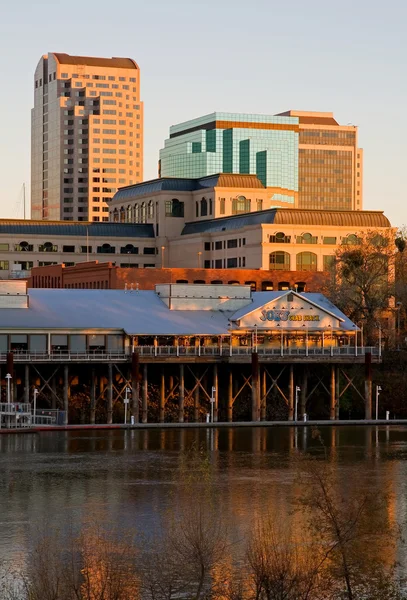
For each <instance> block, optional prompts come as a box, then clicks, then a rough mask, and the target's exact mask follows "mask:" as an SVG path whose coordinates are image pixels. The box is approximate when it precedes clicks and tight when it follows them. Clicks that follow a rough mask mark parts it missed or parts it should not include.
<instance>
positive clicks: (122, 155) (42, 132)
mask: <svg viewBox="0 0 407 600" xmlns="http://www.w3.org/2000/svg"><path fill="white" fill-rule="evenodd" d="M31 127H32V129H31V217H32V218H33V219H41V220H64V221H95V222H102V221H108V220H109V209H108V206H107V201H108V200H110V199H111V198H112V197H113V196H114V194H115V192H116V190H117V189H118V188H119V187H123V186H126V185H132V184H134V183H139V182H141V181H142V180H143V103H142V102H141V101H140V69H139V67H138V65H137V64H136V62H135V61H134V60H132V59H129V58H93V57H83V56H69V55H68V54H60V53H50V54H48V55H45V56H43V57H42V58H41V59H40V61H39V63H38V66H37V68H36V71H35V77H34V108H33V110H32V125H31Z"/></svg>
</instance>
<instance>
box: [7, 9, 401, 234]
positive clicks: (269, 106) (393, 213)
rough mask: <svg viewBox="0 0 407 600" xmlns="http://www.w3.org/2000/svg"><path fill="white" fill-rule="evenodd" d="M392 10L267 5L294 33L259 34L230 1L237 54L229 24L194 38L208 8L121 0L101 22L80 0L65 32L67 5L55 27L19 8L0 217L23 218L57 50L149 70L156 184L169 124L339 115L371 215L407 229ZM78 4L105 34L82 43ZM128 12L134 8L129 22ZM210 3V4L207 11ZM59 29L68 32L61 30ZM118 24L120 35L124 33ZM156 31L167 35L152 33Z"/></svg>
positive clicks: (12, 13) (148, 170)
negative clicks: (43, 70)
mask: <svg viewBox="0 0 407 600" xmlns="http://www.w3.org/2000/svg"><path fill="white" fill-rule="evenodd" d="M390 4H391V5H393V7H394V8H396V9H397V15H398V17H397V19H395V18H394V17H393V14H392V11H391V10H390V9H389V10H388V11H387V12H386V13H384V14H383V13H382V12H379V11H378V10H376V8H375V7H372V10H371V11H370V12H369V15H366V12H365V11H364V10H363V6H361V5H360V6H359V5H357V4H356V5H355V3H352V4H351V3H350V2H345V3H344V4H342V5H341V7H340V8H337V9H335V8H333V9H332V10H331V11H330V14H329V15H328V14H326V12H325V13H324V11H323V6H324V5H323V3H322V2H313V3H311V6H308V7H307V9H305V7H303V6H302V5H301V3H300V2H294V5H291V6H290V8H288V7H282V6H278V7H270V6H268V5H267V4H266V3H265V2H258V3H257V5H256V7H253V9H254V8H257V9H261V11H262V14H263V16H264V17H267V16H268V17H273V20H274V21H275V20H278V19H281V20H287V19H288V22H289V23H290V27H289V28H288V29H289V30H287V31H286V30H284V28H283V30H282V31H279V32H278V34H276V33H275V34H273V35H272V36H268V37H267V38H265V37H264V34H266V32H267V31H268V30H267V27H268V25H267V23H269V22H270V20H269V19H267V18H264V19H259V20H258V21H257V22H256V27H254V28H253V29H252V30H250V31H246V21H245V18H243V12H242V11H241V10H239V9H242V8H243V6H244V5H243V4H242V3H238V4H236V3H235V4H234V5H233V7H234V10H233V11H232V10H230V9H231V7H232V5H231V3H229V2H225V3H223V4H221V5H218V4H217V5H215V4H214V3H213V7H215V6H216V11H217V13H218V15H219V17H225V16H228V17H229V19H230V20H229V24H230V28H231V29H233V32H234V35H235V36H237V37H239V36H241V35H243V33H245V35H246V37H245V38H244V39H245V44H243V45H242V44H240V45H236V46H234V51H233V54H231V53H230V46H228V44H226V38H225V37H224V36H221V37H219V39H218V36H217V35H216V34H218V33H220V32H221V31H222V28H221V25H220V23H221V22H222V18H219V22H220V23H215V24H212V25H211V28H212V29H211V31H212V33H211V36H210V38H211V43H210V44H206V45H205V47H204V46H202V45H200V44H196V43H195V41H196V23H197V21H196V18H197V16H198V15H199V9H198V7H191V6H189V5H186V4H184V3H183V2H176V3H175V4H174V5H173V6H172V9H171V10H170V7H167V6H166V5H165V3H163V2H161V3H160V2H159V3H158V4H156V5H154V7H153V6H143V5H142V3H136V4H135V5H130V4H128V3H127V2H126V1H124V0H121V1H119V3H118V5H117V11H115V13H114V14H113V15H111V18H109V19H105V18H104V16H103V11H102V12H101V14H100V15H97V16H95V15H94V14H92V10H91V7H87V6H82V5H79V3H78V2H74V6H73V10H72V16H71V15H65V16H64V24H63V26H61V23H60V22H58V21H59V20H60V17H61V14H62V13H61V11H62V9H59V8H58V7H56V8H55V14H54V15H52V14H51V15H50V18H49V19H47V23H46V24H45V23H42V21H41V18H40V14H37V13H36V11H35V9H33V7H32V6H31V5H30V4H29V3H28V2H23V7H21V6H19V8H18V10H17V7H16V6H11V5H10V6H8V7H7V9H6V11H5V18H4V20H3V22H2V24H1V25H0V29H1V33H2V42H1V45H2V50H3V52H2V59H1V61H0V72H1V73H2V78H3V80H4V81H7V82H9V84H10V85H9V86H8V88H7V89H8V92H7V94H3V95H2V97H1V100H0V103H1V104H0V109H1V110H2V114H8V115H9V117H10V118H8V119H6V122H5V124H4V128H3V142H2V147H1V149H2V161H1V167H0V169H1V170H0V176H1V177H2V182H3V194H4V195H3V201H2V203H1V204H0V215H1V216H2V217H17V216H20V217H22V216H23V213H22V208H21V195H22V194H21V189H22V184H23V182H26V183H27V184H28V182H29V179H30V167H29V161H30V143H29V140H30V125H29V121H30V108H31V105H32V92H31V89H32V81H33V71H34V68H35V64H36V62H37V60H38V56H39V55H41V54H44V53H45V52H46V51H47V50H50V51H62V52H67V53H70V54H77V55H93V56H129V57H131V58H134V59H135V60H136V61H137V63H138V64H139V65H140V68H141V71H142V73H143V100H144V103H145V107H146V117H145V169H144V179H145V180H147V179H151V178H154V177H155V176H156V174H157V163H158V153H159V148H160V147H161V145H162V142H163V140H164V139H165V137H166V134H167V131H168V128H169V127H170V126H171V125H173V124H174V123H177V122H181V121H185V120H188V119H191V118H194V117H195V116H196V115H197V114H207V113H209V112H211V111H214V110H226V111H234V112H251V113H258V114H276V113H278V112H281V111H283V110H287V108H292V109H298V110H312V111H332V112H334V113H335V115H336V116H337V119H338V121H339V122H341V123H344V124H347V123H350V122H352V123H353V124H355V125H358V127H359V132H360V140H359V143H360V146H361V147H362V148H364V149H365V171H364V208H365V209H367V210H380V209H383V208H385V209H386V214H387V215H388V216H389V217H390V219H391V221H392V222H393V223H394V224H395V225H402V224H403V223H406V222H407V209H406V208H404V206H403V202H402V201H403V198H404V195H405V183H404V181H403V180H402V178H401V177H400V173H402V172H403V163H404V160H403V153H404V150H403V145H402V144H403V141H404V135H403V132H404V131H405V129H406V123H407V121H406V115H405V114H404V111H403V105H404V100H403V99H405V96H406V87H405V86H406V84H405V82H404V80H403V79H402V78H401V76H400V74H401V72H402V71H401V68H402V56H403V43H402V46H401V47H400V41H399V40H400V39H403V38H402V26H401V23H403V22H404V20H403V14H404V13H405V12H406V7H405V6H404V5H402V4H400V3H398V2H391V3H390ZM76 5H77V7H78V9H79V6H81V9H83V11H82V14H83V19H84V22H85V21H86V19H89V20H91V21H92V23H93V24H94V26H95V27H97V30H98V35H97V36H90V37H88V39H81V40H80V41H76V42H74V41H72V37H71V30H72V27H73V26H74V25H75V26H77V19H76V17H74V13H75V12H77V11H75V7H76ZM21 8H23V10H21ZM120 8H122V9H123V10H124V9H125V10H126V11H127V13H126V14H128V18H126V20H125V21H124V20H123V18H122V17H121V14H122V13H121V11H120ZM210 8H211V3H209V4H208V5H207V7H206V9H207V10H209V9H210ZM350 8H351V11H349V10H347V9H350ZM141 9H142V10H141ZM21 15H23V16H21ZM136 15H137V19H138V23H139V27H138V28H137V36H133V35H131V32H132V18H134V17H135V16H136ZM349 15H351V17H350V16H349ZM305 17H306V19H305V20H304V18H305ZM57 23H58V25H59V27H58V28H56V27H53V26H54V25H56V24H57ZM307 23H308V25H307ZM311 23H312V27H311V26H310V25H309V24H311ZM305 25H307V26H305ZM116 26H120V31H119V32H118V33H114V34H113V33H112V29H114V28H115V27H116ZM152 26H153V27H154V31H155V33H156V34H157V35H156V36H151V31H152V29H151V27H152ZM316 32H317V34H318V35H315V33H316ZM310 33H311V34H312V35H309V34H310ZM17 35H19V36H23V37H24V41H25V43H24V48H23V47H22V46H21V45H16V44H15V39H16V36H17ZM377 40H380V44H378V43H377ZM344 41H345V42H346V43H345V45H343V42H344ZM7 48H11V49H12V53H13V60H10V59H9V58H8V57H9V56H10V52H8V53H7V51H6V50H7ZM164 59H165V60H164ZM237 91H238V93H236V92H237ZM389 107H391V112H390V110H389ZM19 200H20V203H19V205H20V210H19V211H18V212H17V205H18V202H19ZM28 202H29V193H27V205H28Z"/></svg>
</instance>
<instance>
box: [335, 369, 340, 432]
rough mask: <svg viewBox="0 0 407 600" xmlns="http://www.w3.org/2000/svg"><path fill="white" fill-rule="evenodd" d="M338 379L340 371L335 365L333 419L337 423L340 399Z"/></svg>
mask: <svg viewBox="0 0 407 600" xmlns="http://www.w3.org/2000/svg"><path fill="white" fill-rule="evenodd" d="M339 377H340V371H339V367H338V365H336V367H335V419H336V420H337V421H339V402H340V399H341V394H340V388H339V383H340V379H339Z"/></svg>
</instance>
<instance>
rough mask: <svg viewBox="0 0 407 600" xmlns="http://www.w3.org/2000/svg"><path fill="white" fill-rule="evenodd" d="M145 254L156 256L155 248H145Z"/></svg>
mask: <svg viewBox="0 0 407 600" xmlns="http://www.w3.org/2000/svg"><path fill="white" fill-rule="evenodd" d="M143 253H144V254H155V248H149V247H147V246H146V247H145V248H144V250H143Z"/></svg>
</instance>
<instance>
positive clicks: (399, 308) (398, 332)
mask: <svg viewBox="0 0 407 600" xmlns="http://www.w3.org/2000/svg"><path fill="white" fill-rule="evenodd" d="M396 306H397V350H400V310H401V307H402V306H403V303H402V302H397V304H396Z"/></svg>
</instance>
